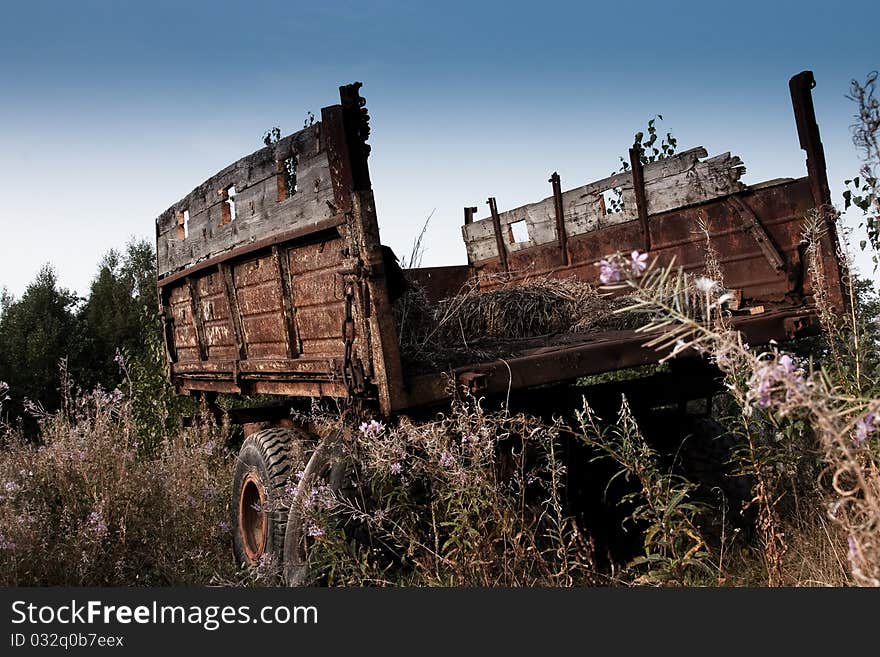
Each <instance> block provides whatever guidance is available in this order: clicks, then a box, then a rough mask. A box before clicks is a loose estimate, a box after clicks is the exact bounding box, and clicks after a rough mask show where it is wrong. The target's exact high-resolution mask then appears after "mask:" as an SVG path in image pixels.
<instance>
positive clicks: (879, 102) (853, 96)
mask: <svg viewBox="0 0 880 657" xmlns="http://www.w3.org/2000/svg"><path fill="white" fill-rule="evenodd" d="M876 86H877V71H873V72H872V73H870V74H869V75H868V77H867V78H866V80H865V82H864V84H863V83H861V82H859V81H858V80H853V81H852V83H851V84H850V93H849V95H848V96H847V98H849V99H850V100H852V101H853V102H854V103H855V104H856V105H857V106H858V114H856V117H855V118H856V122H855V123H854V124H853V125H852V134H853V145H854V146H855V147H856V150H858V152H859V157H860V159H861V160H862V166H861V168H860V169H859V175H857V176H855V177H854V178H852V179H850V180H845V181H844V184H845V185H846V189H845V190H844V192H843V208H844V210H847V209H849V208H850V207H852V206H855V207H857V208H858V209H859V210H861V211H862V214H863V216H864V222H863V223H862V227H863V228H865V230H866V231H867V233H868V239H867V240H862V241H861V244H860V246H861V248H862V250H864V249H865V248H866V247H867V246H868V244H870V245H871V247H872V248H873V250H874V268H875V269H876V268H877V265H878V260H877V253H878V251H880V99H878V98H877V97H876V96H875V95H874V94H875V91H876Z"/></svg>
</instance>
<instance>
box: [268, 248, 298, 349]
mask: <svg viewBox="0 0 880 657" xmlns="http://www.w3.org/2000/svg"><path fill="white" fill-rule="evenodd" d="M272 258H273V259H274V260H275V267H276V269H277V270H278V280H279V282H280V285H281V309H282V312H283V314H284V326H285V329H286V333H287V340H286V342H287V356H288V357H289V358H296V357H297V356H298V355H299V354H300V353H301V352H302V343H301V341H300V337H299V328H298V326H297V323H296V304H295V303H294V298H293V290H292V288H291V285H290V280H291V279H290V263H289V262H288V260H287V251H286V250H284V251H282V249H281V247H280V246H278V245H277V244H276V245H275V246H273V247H272Z"/></svg>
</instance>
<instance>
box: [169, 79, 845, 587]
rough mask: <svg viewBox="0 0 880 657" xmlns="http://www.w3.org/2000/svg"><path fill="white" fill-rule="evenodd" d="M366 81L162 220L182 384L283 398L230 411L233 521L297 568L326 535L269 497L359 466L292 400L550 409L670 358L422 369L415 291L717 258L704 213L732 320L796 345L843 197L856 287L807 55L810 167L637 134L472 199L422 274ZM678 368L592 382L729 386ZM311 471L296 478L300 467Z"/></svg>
mask: <svg viewBox="0 0 880 657" xmlns="http://www.w3.org/2000/svg"><path fill="white" fill-rule="evenodd" d="M360 86H361V85H360V84H353V85H348V86H344V87H341V88H340V103H339V104H337V105H332V106H330V107H325V108H323V109H322V110H321V116H320V120H319V121H316V122H314V123H313V124H312V125H309V126H308V127H306V128H304V129H303V130H300V131H298V132H296V133H294V134H291V135H288V136H286V137H283V138H280V139H279V140H278V141H277V142H276V143H274V144H272V145H269V146H266V147H265V148H262V149H260V150H258V151H256V152H255V153H252V154H251V155H248V156H247V157H244V158H242V159H240V160H238V161H237V162H235V163H233V164H231V165H229V166H228V167H226V168H225V169H223V170H222V171H220V172H219V173H217V174H216V175H214V176H212V177H211V178H209V179H208V180H207V181H205V182H204V183H203V184H201V185H200V186H199V187H197V188H196V189H195V190H193V191H192V192H191V193H190V194H189V195H187V196H186V197H185V198H183V199H182V200H180V201H179V202H177V203H175V204H174V205H173V206H172V207H170V208H169V209H168V210H167V211H165V212H164V213H163V214H162V215H161V216H160V217H159V218H158V219H157V221H156V244H157V253H158V295H159V305H160V312H161V316H162V318H163V326H164V339H165V346H166V354H167V359H168V372H169V377H170V380H171V382H172V384H173V385H174V387H175V389H176V391H177V392H178V393H179V394H184V395H198V396H202V397H206V398H207V400H208V401H209V402H210V401H211V400H212V399H213V398H215V397H216V396H217V395H218V394H221V393H223V394H230V395H275V396H278V397H279V403H277V404H267V405H263V406H260V407H250V408H241V409H238V410H236V411H232V412H231V413H232V414H233V418H232V419H233V421H235V422H236V423H238V424H242V425H243V426H244V433H245V440H244V442H243V444H242V447H241V451H240V454H239V458H238V462H237V465H236V469H235V475H234V483H233V501H232V513H233V520H234V523H233V532H234V546H235V553H236V557H237V558H238V559H239V560H240V561H242V562H249V563H257V562H259V561H260V559H261V557H263V555H272V556H273V557H275V558H277V559H279V561H281V562H283V564H284V575H285V578H286V580H287V582H288V583H290V584H301V583H303V582H306V581H307V573H308V568H307V561H308V560H307V549H308V540H309V539H308V537H307V536H305V532H304V521H303V519H302V518H301V517H300V516H301V512H300V511H299V505H298V504H296V503H293V504H290V506H289V510H288V508H285V509H284V510H283V511H278V509H277V507H273V505H272V502H273V500H275V499H277V498H278V497H279V495H280V489H281V488H282V487H284V486H286V485H288V483H289V482H291V481H293V483H294V485H295V486H296V492H295V494H294V496H295V500H296V499H299V498H300V497H301V496H302V495H305V494H307V491H308V490H310V487H312V486H314V485H316V483H317V482H318V481H319V480H320V481H323V482H325V483H328V484H329V485H331V486H333V487H338V486H340V485H343V484H342V480H343V479H344V476H345V472H344V466H342V465H340V464H339V461H338V459H335V458H334V454H336V451H337V441H340V440H343V439H344V438H345V437H346V436H344V435H343V434H345V433H346V432H345V431H336V432H332V435H324V436H323V437H319V436H320V435H321V432H320V431H317V430H316V429H315V427H311V426H308V424H307V423H305V422H297V421H295V419H294V417H292V416H291V413H290V410H291V408H292V407H294V406H300V407H302V406H303V404H304V403H305V402H311V400H314V399H320V400H336V404H335V405H336V407H337V408H343V409H346V410H345V411H344V412H345V413H347V414H349V415H348V417H347V422H346V424H347V426H350V427H351V426H357V423H358V422H359V421H360V420H361V419H362V418H366V417H377V416H383V417H386V418H392V417H394V416H399V415H401V414H406V415H410V416H418V415H419V414H420V413H421V414H422V416H423V417H424V416H426V414H427V413H431V412H436V411H437V410H442V407H443V405H444V404H446V405H448V404H449V402H450V399H451V397H452V396H453V395H455V394H457V391H458V390H461V389H464V390H466V391H467V392H469V393H471V394H473V395H475V396H476V397H485V398H487V399H492V398H496V399H497V398H500V399H502V400H504V399H507V401H508V403H519V404H520V405H521V406H522V407H523V409H524V410H535V412H540V410H539V409H533V408H531V405H540V404H544V403H547V402H548V400H556V401H557V402H558V401H559V400H563V401H570V400H571V395H570V392H571V390H573V387H572V384H573V382H576V381H577V380H578V379H582V378H583V377H585V376H588V375H595V374H601V373H607V372H612V371H615V370H621V369H624V368H634V367H636V366H641V365H650V364H652V363H658V362H659V361H660V359H661V358H663V356H664V355H665V354H664V353H661V352H658V351H656V350H655V349H653V348H649V347H647V346H645V345H644V343H645V341H646V338H645V336H644V334H642V333H637V332H636V331H635V330H633V329H628V328H609V329H607V330H600V331H590V332H582V331H581V332H577V331H570V332H565V331H562V332H558V333H555V334H549V335H542V336H537V337H535V336H532V337H530V338H528V339H522V340H520V341H519V342H517V341H507V343H506V345H505V348H506V351H505V352H504V357H500V356H499V357H488V358H487V357H485V355H483V356H482V357H481V356H480V355H479V352H477V355H475V356H474V360H473V362H461V359H459V361H458V362H452V361H448V362H445V363H440V364H433V363H431V364H426V363H419V364H416V365H413V364H412V362H411V361H409V360H407V359H406V358H404V354H403V353H402V352H403V348H402V344H401V341H400V336H399V332H398V328H399V327H398V322H397V320H396V317H395V313H394V303H395V300H396V299H397V298H398V297H400V296H401V295H402V294H403V293H404V289H405V288H406V287H407V285H411V286H418V287H419V288H420V289H421V290H422V292H423V294H424V298H425V299H427V300H429V301H431V302H438V301H440V300H442V299H447V298H450V297H453V296H455V295H456V294H457V293H459V291H460V290H461V289H462V288H463V287H464V286H469V289H472V290H473V289H477V290H488V289H492V288H494V287H495V286H499V285H510V284H511V282H514V283H515V282H516V281H523V280H527V279H534V278H535V277H545V278H550V279H554V278H557V279H565V278H568V279H571V278H574V279H577V280H578V281H582V282H584V283H591V284H595V285H597V286H598V285H599V282H598V279H599V268H598V267H597V266H596V263H597V261H599V259H601V258H603V257H605V256H606V255H608V254H611V253H615V252H629V251H632V250H640V251H647V252H648V253H650V255H651V257H652V258H656V259H657V262H658V263H660V264H666V263H670V262H673V261H674V262H675V263H676V264H677V265H678V266H680V267H682V268H683V270H684V271H686V272H694V273H699V272H702V271H704V270H705V267H706V253H707V251H706V248H705V239H706V237H705V235H700V234H698V232H697V231H695V230H694V229H695V226H696V225H697V222H698V220H700V219H702V221H703V222H704V225H706V226H708V234H709V240H710V242H711V245H712V246H713V247H714V251H715V252H717V253H718V254H719V258H718V259H719V261H720V268H721V270H722V273H723V279H724V284H725V287H726V288H728V289H730V290H732V291H733V292H734V294H735V298H736V302H737V303H736V308H737V309H736V310H734V311H732V312H731V315H732V316H731V318H730V322H731V324H732V326H733V328H735V329H737V330H739V331H741V332H742V333H743V337H744V339H745V340H747V341H748V342H749V343H751V344H753V345H759V344H765V343H767V342H769V341H771V340H777V341H784V340H790V339H792V338H795V337H799V336H802V335H807V334H810V333H813V332H815V331H816V329H817V326H818V320H817V312H816V308H815V304H814V291H813V290H812V289H811V283H810V278H809V276H808V275H807V263H806V262H805V260H806V257H807V256H806V254H805V246H804V244H803V243H802V232H803V223H804V221H805V217H806V216H807V215H809V214H810V213H811V211H813V210H815V209H817V208H819V209H828V211H827V212H820V213H819V214H820V216H821V217H823V219H822V220H823V221H825V222H826V225H825V227H824V232H823V236H822V238H821V244H820V249H819V252H820V254H821V256H820V259H821V260H822V263H821V265H822V267H823V268H824V274H825V283H826V285H827V289H825V290H824V291H823V292H824V294H825V296H826V297H827V299H828V301H829V303H830V304H831V305H832V306H834V307H835V308H837V309H838V310H843V309H844V308H845V306H846V304H847V303H848V299H847V297H846V295H845V293H844V290H843V285H842V283H841V265H840V262H839V260H838V256H837V238H836V233H835V226H834V217H835V214H834V212H833V209H831V201H830V194H829V189H828V182H827V178H826V172H825V160H824V153H823V148H822V143H821V141H820V138H819V130H818V127H817V123H816V118H815V114H814V110H813V103H812V96H811V89H812V88H813V87H814V86H815V81H814V79H813V74H812V73H811V72H809V71H805V72H803V73H800V74H798V75H796V76H795V77H793V78H792V79H791V81H790V84H789V86H790V91H791V98H792V104H793V108H794V116H795V124H796V127H797V135H798V137H799V140H800V147H801V148H802V149H803V150H805V151H806V168H807V175H806V176H805V177H802V178H797V179H791V178H784V179H776V180H771V181H767V182H763V183H758V184H754V185H746V184H744V183H743V182H741V180H740V178H741V177H742V174H743V172H744V167H743V165H742V162H741V161H740V159H739V158H738V157H736V156H732V155H731V154H730V153H724V154H722V155H718V156H715V157H711V158H710V157H707V155H708V154H707V152H706V151H705V150H704V149H703V148H694V149H691V150H687V151H684V152H681V153H679V154H676V155H674V156H671V157H668V158H666V159H661V160H658V161H656V162H651V163H648V164H644V165H643V163H642V161H641V158H640V153H639V151H638V150H637V149H633V150H631V151H630V155H631V164H632V166H631V168H630V169H629V170H627V171H624V172H623V173H619V174H616V175H612V176H610V177H608V178H604V179H602V180H599V181H596V182H591V183H589V184H586V185H582V186H579V187H575V188H573V189H569V190H568V191H563V189H562V184H561V181H560V178H559V176H558V175H557V174H555V173H554V174H553V175H552V176H551V177H550V180H549V181H548V182H549V183H550V184H549V188H550V190H552V192H551V194H550V195H549V196H548V197H547V198H545V199H544V200H542V201H539V202H537V203H533V204H530V205H525V206H522V207H518V208H514V209H511V210H507V211H499V209H498V204H497V203H496V201H495V199H494V198H490V199H489V201H488V212H487V216H486V217H485V218H483V219H478V218H477V211H478V210H477V208H476V207H466V208H465V210H464V225H463V226H462V234H463V237H464V242H465V246H466V249H467V257H468V264H467V265H461V266H449V267H427V268H415V269H408V270H405V271H401V269H400V267H399V266H398V264H397V260H396V258H395V257H394V255H393V254H392V253H391V251H390V249H388V248H387V247H385V246H383V245H382V244H381V242H380V236H379V224H378V219H377V216H376V209H375V203H374V199H373V190H372V188H371V183H370V173H369V168H368V165H367V160H368V155H369V152H370V146H368V145H367V143H366V142H367V138H368V136H369V125H368V115H367V111H366V108H365V101H364V99H363V98H362V97H361V96H360V93H359V90H360ZM609 190H616V193H617V194H618V195H619V196H620V198H622V201H623V203H622V209H621V210H620V211H617V212H608V208H607V207H606V196H607V195H606V194H605V193H606V192H608V191H609ZM673 259H674V260H673ZM670 363H671V366H670V367H669V368H667V369H666V370H665V371H661V372H657V371H655V372H652V373H650V374H647V375H645V376H646V377H649V378H644V377H643V378H638V377H634V378H629V379H628V380H625V381H618V382H614V383H602V384H596V385H595V386H593V389H591V390H586V389H584V388H583V387H579V388H577V389H576V390H575V394H576V395H577V396H578V398H579V396H580V395H581V394H590V395H593V396H595V398H596V399H601V398H602V396H603V395H605V396H609V395H610V396H616V398H617V400H618V402H619V399H620V397H619V395H620V393H621V392H625V393H626V394H627V396H628V397H629V398H630V399H631V400H632V403H633V404H634V406H637V407H638V406H639V405H641V406H642V407H644V408H649V407H651V405H652V404H653V405H663V404H665V405H666V407H669V405H672V406H673V407H676V408H679V409H681V410H680V413H682V414H687V412H688V410H687V409H688V408H690V407H691V406H693V404H689V402H691V401H693V400H699V399H707V398H709V397H711V395H712V394H713V393H714V392H715V391H717V390H718V388H719V383H718V379H719V373H718V371H717V369H713V368H712V366H711V365H710V364H709V363H707V362H706V360H705V359H701V358H700V357H698V356H697V355H695V354H692V353H691V354H689V355H688V354H682V355H681V356H680V357H676V358H675V359H673V360H671V361H670ZM655 369H656V368H655ZM523 391H528V392H527V394H523ZM517 395H519V397H517ZM566 395H569V397H566ZM517 400H518V401H517ZM569 408H571V407H569ZM665 426H667V427H671V426H679V427H680V426H689V425H686V423H685V424H681V423H678V424H675V423H673V424H669V425H665ZM353 435H355V432H353V431H351V430H349V431H348V435H347V437H348V438H349V439H351V438H352V436H353ZM294 462H296V464H297V465H296V466H295V467H294ZM572 465H575V464H572ZM296 471H299V475H300V478H299V481H298V483H297V482H296V480H295V479H293V480H291V479H290V477H291V475H293V474H294V472H296Z"/></svg>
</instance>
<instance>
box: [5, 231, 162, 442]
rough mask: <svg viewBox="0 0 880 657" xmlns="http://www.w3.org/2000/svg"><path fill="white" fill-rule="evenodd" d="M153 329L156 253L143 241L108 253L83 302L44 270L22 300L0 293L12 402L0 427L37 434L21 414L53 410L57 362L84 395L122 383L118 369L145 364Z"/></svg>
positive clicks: (57, 395)
mask: <svg viewBox="0 0 880 657" xmlns="http://www.w3.org/2000/svg"><path fill="white" fill-rule="evenodd" d="M159 330H160V328H159V321H158V317H157V305H156V258H155V250H154V248H153V245H152V244H150V243H149V242H147V241H146V240H132V241H130V242H129V243H128V244H127V245H126V246H125V248H124V249H121V250H116V249H111V250H110V251H109V252H107V253H106V254H105V255H104V257H103V258H102V259H101V261H100V263H99V264H98V269H97V272H96V274H95V277H94V278H93V279H92V282H91V285H90V287H89V291H88V295H87V296H85V297H81V296H79V295H78V294H77V293H76V292H74V291H71V290H68V289H66V288H64V287H61V286H60V285H59V281H58V276H57V274H56V272H55V269H54V268H53V267H52V266H51V265H50V264H46V265H44V266H43V268H42V269H41V270H40V272H39V273H38V274H37V276H36V277H35V278H34V280H33V281H32V282H31V283H30V284H29V285H28V286H27V288H26V289H25V291H24V293H23V294H22V295H21V297H19V298H16V297H14V296H13V295H12V294H10V293H9V292H8V291H7V290H5V289H4V290H3V291H2V294H0V381H2V382H5V383H6V384H8V386H9V391H8V393H7V394H8V395H9V397H10V399H9V400H7V402H6V403H5V404H4V407H3V411H4V415H5V417H3V418H0V421H5V422H7V423H12V422H21V423H22V424H23V425H24V427H25V428H27V427H31V428H35V426H36V424H35V422H34V421H33V417H32V416H33V412H30V413H29V412H27V410H26V409H27V408H30V409H32V410H33V409H34V408H35V406H33V405H38V407H42V409H44V410H45V411H47V412H52V411H55V410H57V409H58V408H59V407H60V405H61V402H62V396H63V392H62V390H61V387H60V382H61V378H60V371H59V367H60V365H61V364H62V363H63V364H64V367H65V368H66V371H67V374H68V375H69V377H70V380H71V381H72V382H74V383H75V385H77V386H79V387H81V388H83V389H86V390H91V389H94V388H95V387H97V386H101V387H103V388H105V389H106V390H113V389H114V388H116V387H118V386H120V385H122V383H123V382H124V380H125V378H126V373H125V369H124V368H123V367H122V365H124V364H125V363H126V362H133V361H147V360H149V359H148V358H146V356H147V352H148V349H149V348H150V345H153V344H155V343H156V342H157V341H158V340H159V336H160V333H159Z"/></svg>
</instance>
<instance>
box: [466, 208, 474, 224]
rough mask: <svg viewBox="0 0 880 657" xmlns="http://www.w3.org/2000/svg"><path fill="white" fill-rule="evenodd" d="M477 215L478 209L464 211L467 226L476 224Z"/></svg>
mask: <svg viewBox="0 0 880 657" xmlns="http://www.w3.org/2000/svg"><path fill="white" fill-rule="evenodd" d="M476 213H477V208H475V207H469V208H465V209H464V223H465V225H468V224H472V223H474V215H475V214H476Z"/></svg>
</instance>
